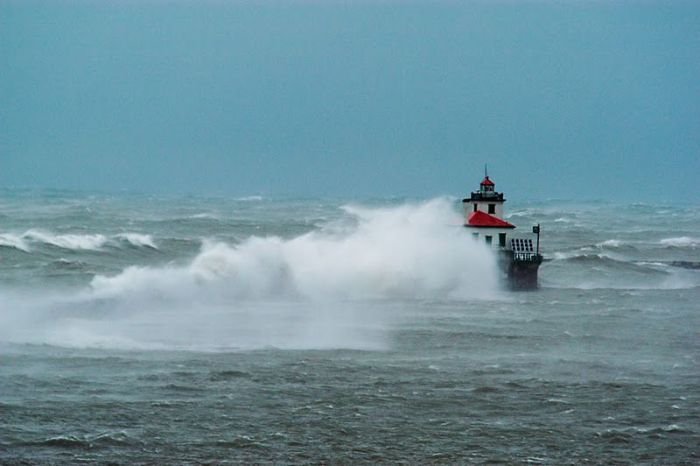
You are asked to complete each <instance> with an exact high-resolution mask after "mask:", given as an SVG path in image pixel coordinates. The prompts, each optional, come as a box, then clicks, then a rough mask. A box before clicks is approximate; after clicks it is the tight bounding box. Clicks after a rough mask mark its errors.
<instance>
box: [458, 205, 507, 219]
mask: <svg viewBox="0 0 700 466" xmlns="http://www.w3.org/2000/svg"><path fill="white" fill-rule="evenodd" d="M474 204H476V208H477V210H480V211H482V212H485V213H487V214H488V213H489V204H495V207H496V212H495V213H493V214H491V215H494V216H496V217H498V218H500V219H501V220H502V219H503V202H488V201H469V202H466V203H465V204H464V207H465V209H464V210H465V212H464V213H465V214H466V216H467V217H469V214H471V213H472V212H474Z"/></svg>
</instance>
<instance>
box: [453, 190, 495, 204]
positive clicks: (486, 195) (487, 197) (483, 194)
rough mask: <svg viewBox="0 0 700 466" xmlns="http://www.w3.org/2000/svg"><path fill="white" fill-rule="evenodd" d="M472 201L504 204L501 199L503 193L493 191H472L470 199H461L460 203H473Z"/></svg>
mask: <svg viewBox="0 0 700 466" xmlns="http://www.w3.org/2000/svg"><path fill="white" fill-rule="evenodd" d="M474 201H498V202H505V201H506V200H505V199H504V198H503V193H497V192H495V191H473V192H472V193H471V195H470V197H468V198H466V199H463V200H462V202H474Z"/></svg>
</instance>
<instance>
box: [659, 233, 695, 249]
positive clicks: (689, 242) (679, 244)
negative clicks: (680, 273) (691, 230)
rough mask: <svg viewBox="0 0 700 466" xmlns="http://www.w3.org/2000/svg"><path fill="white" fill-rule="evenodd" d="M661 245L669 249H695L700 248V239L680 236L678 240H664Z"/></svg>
mask: <svg viewBox="0 0 700 466" xmlns="http://www.w3.org/2000/svg"><path fill="white" fill-rule="evenodd" d="M659 243H660V244H662V245H663V246H667V247H673V248H691V249H695V248H697V247H698V246H700V238H692V237H690V236H680V237H676V238H664V239H662V240H661V241H659Z"/></svg>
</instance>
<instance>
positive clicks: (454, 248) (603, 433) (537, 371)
mask: <svg viewBox="0 0 700 466" xmlns="http://www.w3.org/2000/svg"><path fill="white" fill-rule="evenodd" d="M460 209H461V206H460V202H459V199H452V198H438V199H428V200H412V199H359V200H343V199H285V198H265V197H256V196H253V197H248V198H240V199H235V198H230V197H216V198H205V197H196V196H190V197H187V196H181V197H153V196H146V195H136V194H120V195H108V194H85V193H75V192H62V191H20V190H4V191H0V463H2V464H192V465H196V464H229V463H234V464H236V463H275V464H299V463H315V464H319V463H323V464H366V463H371V464H375V463H391V464H395V463H404V464H433V463H437V464H552V465H555V464H556V465H560V464H630V465H639V464H669V465H683V464H687V465H691V464H700V364H699V362H700V333H699V332H700V268H699V267H700V207H699V206H696V205H682V204H680V205H679V204H670V203H669V204H620V203H613V202H589V203H583V202H565V201H546V202H520V203H518V202H512V201H509V202H508V203H507V204H506V211H507V219H508V220H509V221H510V222H512V223H514V224H516V225H518V227H519V228H518V229H517V230H516V231H518V232H522V235H528V234H531V233H530V232H531V227H532V225H534V224H536V223H540V224H541V225H542V227H541V231H542V252H543V254H544V256H545V258H546V259H547V260H546V262H545V263H544V264H543V265H542V267H541V270H540V285H541V287H540V289H539V290H537V291H532V292H513V291H508V290H507V289H505V288H504V287H503V286H502V282H501V277H500V276H499V271H498V270H497V268H496V265H495V259H494V257H493V254H492V252H491V251H489V250H487V249H486V246H485V245H482V244H479V243H477V242H475V241H474V240H473V239H472V238H471V235H469V233H468V232H467V231H466V229H464V228H463V227H461V226H460V223H461V221H462V218H461V216H462V214H461V211H460Z"/></svg>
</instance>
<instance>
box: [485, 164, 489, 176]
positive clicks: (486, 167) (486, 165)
mask: <svg viewBox="0 0 700 466" xmlns="http://www.w3.org/2000/svg"><path fill="white" fill-rule="evenodd" d="M484 176H485V177H486V178H488V177H489V164H487V163H485V164H484Z"/></svg>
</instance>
